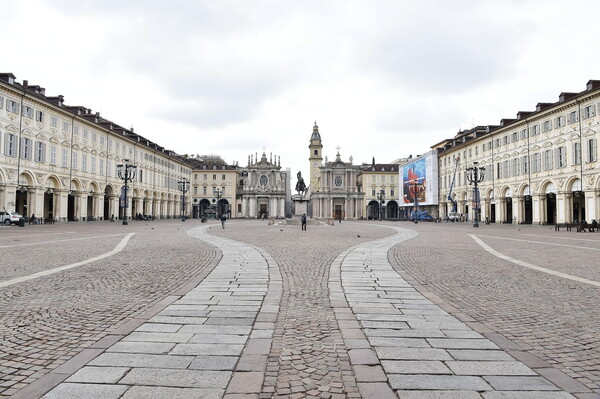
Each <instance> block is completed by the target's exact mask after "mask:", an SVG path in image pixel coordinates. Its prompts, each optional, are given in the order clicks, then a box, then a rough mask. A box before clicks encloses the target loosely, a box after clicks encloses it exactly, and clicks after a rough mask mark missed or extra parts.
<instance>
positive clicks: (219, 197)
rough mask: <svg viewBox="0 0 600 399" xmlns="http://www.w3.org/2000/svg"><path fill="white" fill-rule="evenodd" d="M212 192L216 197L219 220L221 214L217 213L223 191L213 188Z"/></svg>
mask: <svg viewBox="0 0 600 399" xmlns="http://www.w3.org/2000/svg"><path fill="white" fill-rule="evenodd" d="M213 192H214V193H215V195H216V196H217V219H220V218H221V214H220V212H219V210H220V206H219V201H220V200H221V194H222V193H223V190H221V189H220V188H218V187H215V188H214V189H213Z"/></svg>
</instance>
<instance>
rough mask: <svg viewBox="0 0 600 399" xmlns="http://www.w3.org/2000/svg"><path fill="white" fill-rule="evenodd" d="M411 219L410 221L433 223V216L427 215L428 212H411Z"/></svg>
mask: <svg viewBox="0 0 600 399" xmlns="http://www.w3.org/2000/svg"><path fill="white" fill-rule="evenodd" d="M411 219H412V220H415V219H416V220H419V221H423V222H433V216H431V215H430V214H429V212H425V211H421V212H415V211H412V212H411Z"/></svg>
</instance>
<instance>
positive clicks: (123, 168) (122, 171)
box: [117, 159, 137, 225]
mask: <svg viewBox="0 0 600 399" xmlns="http://www.w3.org/2000/svg"><path fill="white" fill-rule="evenodd" d="M123 162H124V164H118V165H117V174H118V175H119V179H121V180H123V181H124V182H125V187H124V190H123V193H122V195H121V207H122V208H123V224H125V225H127V224H129V223H128V222H127V182H130V181H133V179H134V178H135V170H136V169H137V166H135V165H132V164H130V163H129V159H124V160H123Z"/></svg>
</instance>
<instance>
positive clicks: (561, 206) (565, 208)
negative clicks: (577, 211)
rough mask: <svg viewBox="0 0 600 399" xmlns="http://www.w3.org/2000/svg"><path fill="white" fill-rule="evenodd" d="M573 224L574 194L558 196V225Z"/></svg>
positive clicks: (559, 194) (565, 193)
mask: <svg viewBox="0 0 600 399" xmlns="http://www.w3.org/2000/svg"><path fill="white" fill-rule="evenodd" d="M572 222H573V193H567V192H562V193H558V194H556V223H572Z"/></svg>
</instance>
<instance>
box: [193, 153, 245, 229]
mask: <svg viewBox="0 0 600 399" xmlns="http://www.w3.org/2000/svg"><path fill="white" fill-rule="evenodd" d="M188 163H190V164H191V165H192V167H193V170H192V176H193V178H192V182H191V189H190V191H191V192H190V197H191V198H192V217H194V218H200V217H202V216H207V217H220V216H221V215H223V214H224V215H226V216H227V217H228V218H231V217H236V216H237V213H236V204H237V184H238V176H239V168H238V166H237V165H228V164H227V162H225V161H224V160H223V159H222V158H221V157H220V156H218V155H201V156H197V157H194V158H191V159H189V160H188Z"/></svg>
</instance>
